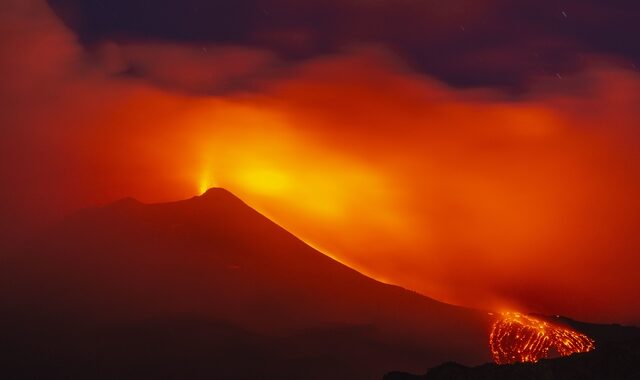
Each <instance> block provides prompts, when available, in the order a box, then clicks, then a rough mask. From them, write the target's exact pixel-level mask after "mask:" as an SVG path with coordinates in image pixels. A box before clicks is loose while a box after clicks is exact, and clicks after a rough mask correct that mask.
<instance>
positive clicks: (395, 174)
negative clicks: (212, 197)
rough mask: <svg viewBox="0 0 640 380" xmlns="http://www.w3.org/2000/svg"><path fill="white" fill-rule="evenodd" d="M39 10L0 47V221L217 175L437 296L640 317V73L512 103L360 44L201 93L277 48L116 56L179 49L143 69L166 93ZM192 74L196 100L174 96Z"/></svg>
mask: <svg viewBox="0 0 640 380" xmlns="http://www.w3.org/2000/svg"><path fill="white" fill-rule="evenodd" d="M43 6H44V3H43ZM45 8H46V7H45ZM45 11H46V9H45V10H42V12H43V13H44V14H43V15H41V16H38V17H43V18H46V20H47V22H42V23H41V25H43V28H45V26H46V28H45V30H44V31H43V30H40V29H38V30H36V29H34V28H30V27H25V28H23V29H17V30H20V31H21V32H20V33H7V35H8V36H9V35H11V36H14V37H15V39H16V42H15V44H13V45H10V44H9V45H7V46H8V47H3V46H0V50H1V51H0V52H4V53H5V54H0V57H2V59H0V61H2V62H0V63H4V61H5V60H9V61H8V63H7V65H8V66H6V67H4V66H3V69H2V70H0V71H2V72H4V73H11V75H5V76H7V78H8V79H10V81H9V82H8V83H7V84H6V85H5V86H2V88H1V89H0V90H1V91H2V92H1V93H0V96H2V99H4V100H5V102H6V103H7V107H5V108H6V112H2V113H0V125H7V126H11V128H4V129H2V130H1V131H0V133H2V139H0V143H1V144H3V146H2V149H0V153H1V154H2V157H3V160H1V161H2V163H3V167H2V175H3V183H7V184H11V186H5V188H4V190H3V191H4V193H3V197H2V199H4V200H5V203H6V205H7V207H6V210H3V211H4V212H5V213H7V214H9V213H13V214H20V216H21V217H24V219H28V217H30V218H31V220H35V221H36V223H37V222H42V220H45V219H47V217H48V218H49V219H55V218H56V217H59V216H61V215H65V214H68V213H70V212H73V210H76V209H78V208H82V207H90V206H94V205H98V204H104V203H108V202H112V201H114V200H116V199H119V198H122V197H126V196H132V197H135V198H137V199H139V200H141V201H143V202H157V201H169V200H177V199H185V198H189V197H191V196H193V195H194V194H196V193H203V192H204V191H205V190H206V189H207V188H208V187H215V186H220V187H224V188H226V189H228V190H229V191H231V192H233V193H234V194H236V195H237V196H238V197H240V198H241V199H242V200H244V201H245V202H247V203H248V204H249V205H250V206H252V207H254V208H255V209H257V210H258V211H259V212H261V213H263V214H265V215H266V216H268V217H269V218H271V219H272V220H274V221H275V222H276V223H278V224H280V225H281V226H283V227H285V228H286V229H287V230H289V231H291V232H292V233H294V234H295V235H296V236H298V237H300V238H301V239H303V240H304V241H306V242H309V243H310V244H311V245H313V246H314V247H317V248H319V249H320V250H322V251H323V252H325V253H327V254H329V255H330V256H332V257H335V258H337V259H339V260H340V261H342V262H344V263H347V264H348V265H350V266H352V267H354V268H355V269H357V270H359V271H361V272H364V273H367V274H369V275H371V276H374V277H375V278H377V279H383V280H384V281H385V282H390V283H394V284H398V285H400V286H403V287H406V288H409V289H412V290H415V291H417V292H420V293H422V294H425V295H428V296H431V297H433V298H437V299H439V300H443V301H446V302H450V303H455V304H461V305H466V306H475V307H479V308H483V309H485V310H486V309H489V310H502V309H504V308H511V309H515V310H531V311H536V312H540V313H546V314H556V313H560V314H563V315H570V316H572V317H575V318H579V319H585V320H589V321H617V322H629V323H634V322H636V321H638V319H640V303H638V302H637V294H638V284H637V281H636V280H635V278H636V277H637V276H636V268H638V267H639V266H640V255H638V254H637V252H638V251H639V250H640V234H638V233H637V226H638V225H640V197H638V194H639V193H640V166H638V165H636V163H637V162H638V160H640V149H638V146H639V143H638V142H639V141H640V137H639V136H638V132H637V125H638V120H640V112H639V111H638V107H637V104H640V97H639V94H640V77H639V76H638V75H637V73H635V72H633V71H629V70H625V69H623V68H621V67H619V66H615V65H612V64H609V63H601V62H600V61H599V60H598V59H597V58H593V59H589V60H588V62H585V65H586V66H588V67H590V68H588V69H586V70H585V71H584V72H581V73H578V74H576V75H575V77H571V76H570V75H567V76H564V77H563V79H562V80H558V79H557V78H556V77H555V76H551V78H546V79H545V78H540V80H536V81H535V83H536V88H534V89H532V90H531V91H530V92H529V93H527V94H526V95H523V96H521V97H519V98H511V97H508V96H507V95H505V94H504V93H502V92H500V91H496V90H492V89H474V90H462V89H459V88H453V87H450V86H448V85H446V84H445V83H441V82H438V81H436V80H435V79H433V78H430V77H427V76H425V75H420V74H418V73H416V72H412V71H411V70H410V69H409V68H407V67H406V65H404V63H403V62H399V61H398V60H397V59H396V58H394V57H393V54H390V53H389V52H387V51H385V50H384V49H382V48H372V47H366V48H365V47H359V48H358V47H356V48H354V50H352V51H345V52H343V53H342V54H335V55H331V56H326V57H324V58H314V59H311V58H310V59H308V60H304V61H302V63H297V64H295V65H294V66H295V67H294V68H292V69H291V70H288V71H287V70H285V71H286V72H285V73H283V75H278V76H275V77H269V78H267V79H264V80H263V81H260V83H259V85H258V86H257V87H259V89H258V90H255V91H254V90H251V91H248V90H245V91H243V92H240V91H237V92H233V93H223V94H220V93H217V92H215V91H213V92H206V90H207V89H208V86H209V85H210V83H209V82H207V83H205V84H203V85H202V86H200V79H199V78H201V77H208V75H209V74H210V71H211V70H210V68H209V67H210V66H209V63H211V62H214V61H224V62H225V64H224V67H221V68H220V72H221V73H224V72H227V71H232V72H235V71H236V70H235V68H236V67H238V68H241V70H240V72H254V70H258V69H259V67H260V65H261V64H263V63H264V62H265V61H269V59H271V58H269V56H268V55H267V56H264V55H261V54H260V53H259V52H252V51H250V49H244V50H243V49H239V50H238V49H232V50H233V51H229V50H226V49H223V50H224V51H221V52H220V54H222V55H221V56H220V57H222V58H221V59H218V58H219V57H215V56H214V57H205V58H201V57H203V54H202V51H201V48H200V47H199V46H197V47H188V46H183V47H179V48H177V47H176V46H169V47H167V46H164V45H162V44H157V45H156V44H154V45H151V46H139V45H132V46H127V47H125V48H123V49H122V52H121V53H122V54H124V56H123V57H122V58H123V59H122V61H123V62H126V61H127V59H126V58H127V56H126V54H134V55H135V56H136V57H138V56H144V57H146V58H145V62H147V61H148V65H149V66H153V64H154V62H156V61H158V59H157V57H165V56H169V57H172V58H171V59H170V60H169V59H167V60H163V61H162V65H161V67H160V66H158V67H155V70H152V69H153V67H149V70H150V71H149V72H151V73H155V74H154V75H155V76H154V77H161V78H163V79H165V78H166V79H167V80H166V81H162V83H165V84H166V86H165V87H163V86H158V85H154V84H153V83H152V82H147V81H145V80H144V79H140V78H137V79H132V78H130V77H128V76H126V75H125V76H123V75H114V73H113V72H111V71H110V70H113V68H112V66H114V65H111V64H105V65H104V66H105V67H102V66H100V67H98V66H91V67H85V66H83V65H87V64H88V63H87V62H94V63H95V61H96V59H97V58H96V57H92V58H91V59H88V58H87V57H85V56H84V55H83V54H86V52H85V49H83V48H82V47H80V46H79V45H78V44H75V43H74V41H75V39H74V36H73V35H71V34H70V33H69V32H68V30H67V29H66V27H65V26H64V25H62V24H61V23H59V22H58V21H57V20H56V19H55V18H54V16H53V15H49V13H50V11H46V12H45ZM49 16H50V17H49ZM3 17H5V16H4V15H3ZM34 17H36V15H35V14H34V13H33V12H28V13H27V14H25V17H24V18H25V20H23V21H24V23H25V25H27V26H29V25H31V23H32V22H33V18H34ZM23 31H24V32H23ZM42 32H46V33H42ZM39 33H42V35H44V36H46V37H42V36H41V35H40V34H39ZM51 38H54V40H55V41H58V40H59V41H60V42H59V43H55V44H51V43H49V41H50V39H51ZM34 41H35V42H37V43H35V42H34ZM54 45H55V46H57V47H58V49H54V48H53V47H52V48H51V50H47V49H44V50H43V49H42V48H41V47H42V46H48V47H50V46H54ZM143 45H144V44H143ZM15 46H20V47H21V48H20V49H18V48H15ZM23 46H24V48H22V47H23ZM192 48H193V49H192ZM138 49H140V50H138ZM164 49H167V51H164ZM194 49H195V50H194ZM245 50H246V51H245ZM43 52H45V53H47V54H43ZM212 54H213V53H212ZM176 56H179V58H174V57H176ZM34 57H37V59H34ZM199 59H205V61H198V60H199ZM226 59H228V61H225V60H226ZM174 60H175V62H177V65H175V66H174V65H172V64H171V62H174ZM236 61H237V62H236ZM116 63H117V62H116ZM188 63H190V64H188ZM9 64H10V65H9ZM78 66H80V67H78ZM115 66H116V67H118V65H115ZM191 69H193V70H191ZM191 71H196V73H195V74H197V75H195V74H194V76H192V75H191ZM258 71H259V70H258ZM235 75H236V74H233V75H232V76H231V78H234V77H235ZM169 77H170V78H169ZM169 79H171V80H169ZM218 79H224V78H218ZM182 82H186V83H185V84H186V88H187V89H192V92H189V91H174V90H173V89H174V87H172V86H178V85H179V84H181V83H182ZM213 82H214V83H218V80H217V79H216V80H214V81H213ZM222 82H225V81H224V80H223V81H222ZM229 82H230V83H234V81H233V80H231V81H229ZM181 88H184V87H181ZM198 91H202V92H198ZM51 94H55V96H53V95H51ZM212 94H214V95H212ZM36 158H37V159H36ZM23 215H27V216H23ZM7 220H10V218H7ZM5 225H6V226H13V225H14V223H5ZM585 278H588V279H590V281H584V279H585ZM558 289H562V291H558Z"/></svg>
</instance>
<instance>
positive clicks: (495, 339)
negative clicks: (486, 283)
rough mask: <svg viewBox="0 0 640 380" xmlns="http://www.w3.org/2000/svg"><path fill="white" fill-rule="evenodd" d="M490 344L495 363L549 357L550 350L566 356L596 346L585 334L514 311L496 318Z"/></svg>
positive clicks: (531, 360) (532, 360) (528, 360)
mask: <svg viewBox="0 0 640 380" xmlns="http://www.w3.org/2000/svg"><path fill="white" fill-rule="evenodd" d="M489 345H490V347H491V354H492V355H493V360H494V361H495V362H496V363H498V364H510V363H515V362H537V361H538V360H540V359H543V358H549V357H550V351H551V350H555V351H557V353H558V354H559V355H560V356H568V355H572V354H575V353H579V352H588V351H591V350H593V349H594V348H595V344H594V341H593V340H592V339H590V338H589V337H588V336H586V335H584V334H580V333H578V332H576V331H573V330H571V329H569V328H567V327H563V326H558V325H554V324H551V323H548V322H545V321H543V320H540V319H537V318H533V317H531V316H528V315H524V314H521V313H515V312H505V313H502V314H501V315H500V318H499V319H497V320H496V321H495V323H494V324H493V328H492V329H491V334H490V336H489Z"/></svg>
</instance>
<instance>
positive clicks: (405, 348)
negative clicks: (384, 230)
mask: <svg viewBox="0 0 640 380" xmlns="http://www.w3.org/2000/svg"><path fill="white" fill-rule="evenodd" d="M4 261H5V262H4V264H3V266H2V269H0V270H1V272H2V273H0V281H1V283H0V285H1V286H0V289H1V290H0V297H1V299H0V301H2V302H1V305H2V306H1V310H0V311H1V312H2V315H3V317H5V320H6V321H7V322H6V323H5V324H4V326H3V332H2V335H3V336H2V337H0V338H1V339H2V340H3V342H5V343H4V344H3V345H2V350H3V352H0V354H1V355H2V356H3V358H4V360H5V361H6V362H7V363H9V364H8V366H7V367H5V368H6V369H7V371H9V372H10V373H11V377H9V378H12V379H23V378H24V379H26V378H47V379H63V378H64V379H87V378H91V379H187V378H188V379H204V378H207V379H211V378H215V379H249V378H274V379H275V378H283V379H296V378H304V379H326V378H331V379H376V378H377V379H379V378H382V376H383V375H384V374H385V373H386V372H388V371H389V370H390V369H401V370H405V371H420V370H423V369H424V368H425V366H427V367H428V366H429V365H436V364H438V363H440V362H443V361H445V360H456V361H459V362H463V363H466V364H478V363H482V362H486V361H488V360H489V358H490V356H489V352H488V348H487V331H488V329H489V325H490V317H489V316H488V315H487V314H486V313H484V312H479V311H473V310H469V309H465V308H461V307H456V306H451V305H447V304H443V303H440V302H437V301H434V300H432V299H429V298H426V297H423V296H421V295H418V294H416V293H414V292H410V291H407V290H405V289H402V288H399V287H396V286H391V285H387V284H383V283H380V282H378V281H375V280H373V279H371V278H369V277H366V276H364V275H362V274H360V273H358V272H356V271H354V270H353V269H350V268H348V267H346V266H345V265H343V264H341V263H339V262H337V261H335V260H333V259H331V258H329V257H327V256H326V255H324V254H322V253H320V252H318V251H316V250H314V249H313V248H311V247H309V246H308V245H306V244H305V243H304V242H302V241H301V240H299V239H297V238H296V237H295V236H293V235H292V234H290V233H289V232H287V231H286V230H284V229H283V228H281V227H279V226H278V225H276V224H275V223H273V222H271V221H270V220H268V219H267V218H265V217H264V216H262V215H261V214H259V213H258V212H256V211H255V210H253V209H251V208H250V207H249V206H247V205H246V204H245V203H243V202H242V201H241V200H240V199H238V198H237V197H235V196H234V195H232V194H231V193H229V192H227V191H226V190H223V189H211V190H209V191H207V192H206V193H205V194H203V195H202V196H200V197H194V198H192V199H188V200H185V201H179V202H171V203H162V204H142V203H140V202H138V201H136V200H134V199H124V200H121V201H119V202H116V203H113V204H110V205H107V206H105V207H100V208H94V209H87V210H83V211H80V212H78V213H76V214H74V215H72V216H70V217H68V218H67V219H66V220H64V221H63V222H62V223H59V224H57V225H55V226H53V227H51V228H50V229H49V230H48V231H47V232H46V233H44V234H42V235H41V236H38V237H37V238H34V239H33V240H31V241H30V242H29V243H27V244H25V245H24V246H22V247H21V248H20V249H19V250H16V252H13V254H12V255H11V256H10V257H9V258H7V259H5V260H4Z"/></svg>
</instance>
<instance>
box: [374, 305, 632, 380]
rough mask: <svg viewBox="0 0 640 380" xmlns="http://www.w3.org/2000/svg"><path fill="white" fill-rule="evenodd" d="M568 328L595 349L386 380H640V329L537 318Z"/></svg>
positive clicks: (394, 375)
mask: <svg viewBox="0 0 640 380" xmlns="http://www.w3.org/2000/svg"><path fill="white" fill-rule="evenodd" d="M535 316H536V317H537V318H540V319H544V320H548V321H550V322H552V323H554V324H558V325H564V326H569V327H571V328H573V329H575V330H576V331H579V332H581V333H584V334H587V335H589V336H590V337H592V338H593V339H594V340H595V341H596V348H595V350H592V351H589V352H584V353H578V354H573V355H570V356H566V357H557V358H552V359H542V360H540V361H539V362H537V363H514V364H507V365H498V364H493V363H486V364H483V365H480V366H476V367H468V366H465V365H461V364H459V363H455V362H446V363H443V364H441V365H439V366H436V367H433V368H431V369H429V370H428V371H427V373H426V374H424V375H413V374H410V373H406V372H401V371H394V372H390V373H388V374H387V375H385V377H384V380H632V379H640V328H638V327H634V326H622V325H618V324H597V323H587V322H580V321H576V320H573V319H570V318H568V317H563V316H559V315H558V316H552V317H551V316H545V315H539V314H536V315H535Z"/></svg>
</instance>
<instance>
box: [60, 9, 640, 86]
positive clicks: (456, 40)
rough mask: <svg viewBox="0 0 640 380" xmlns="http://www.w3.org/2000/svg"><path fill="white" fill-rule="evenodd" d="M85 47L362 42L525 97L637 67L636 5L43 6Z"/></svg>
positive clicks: (284, 51) (300, 50)
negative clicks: (561, 80) (592, 68)
mask: <svg viewBox="0 0 640 380" xmlns="http://www.w3.org/2000/svg"><path fill="white" fill-rule="evenodd" d="M49 2H50V3H51V4H52V6H53V7H54V9H55V10H56V11H57V13H58V14H59V15H60V16H61V17H62V18H63V20H65V22H66V23H67V24H68V25H70V26H71V27H72V28H73V29H74V30H75V31H76V33H78V35H79V38H80V40H81V41H82V42H83V44H84V45H85V46H93V45H95V44H96V43H98V42H102V41H104V40H116V41H119V42H127V41H132V40H134V41H149V40H153V41H157V40H165V41H173V42H190V43H206V44H223V45H225V44H226V45H233V46H237V45H240V46H247V47H250V48H254V49H255V48H257V49H264V50H268V51H271V52H273V53H275V54H277V55H278V56H279V57H281V58H283V59H289V60H292V59H293V60H298V59H304V58H311V57H315V56H318V55H324V54H327V53H333V52H336V51H342V50H343V49H344V48H345V47H349V46H352V45H357V44H363V43H376V44H382V45H385V46H387V47H388V48H389V49H391V50H392V51H393V52H394V53H396V54H397V55H398V56H400V57H401V58H402V59H404V60H405V61H406V62H407V63H408V64H409V65H410V66H412V67H413V68H415V69H417V70H419V71H421V72H423V73H425V74H430V75H434V76H436V77H438V78H440V79H442V80H445V81H447V82H448V83H450V84H453V85H456V86H499V87H500V86H501V87H506V88H511V89H516V90H521V89H525V88H528V85H529V83H530V81H531V78H532V77H537V76H540V75H546V76H552V77H553V76H566V75H568V74H570V73H572V72H575V71H577V70H579V69H581V68H582V67H583V64H582V62H583V56H584V55H585V54H586V55H615V56H620V57H621V58H623V59H624V60H626V61H627V62H628V61H630V62H631V63H629V65H631V64H632V63H633V62H634V61H635V60H638V59H639V58H640V45H638V44H637V43H636V42H635V38H633V36H637V35H640V24H638V23H637V22H636V20H637V18H638V16H640V3H638V2H637V1H614V2H612V1H604V0H586V1H585V0H580V1H579V0H562V1H534V0H525V1H518V2H513V1H506V0H494V1H471V0H452V1H446V2H443V1H430V0H402V1H398V0H346V1H345V0H340V1H338V0H323V1H320V0H312V1H304V2H302V1H294V0H262V1H259V0H235V1H207V0H185V1H172V0H157V1H148V0H112V1H101V0H49Z"/></svg>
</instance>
